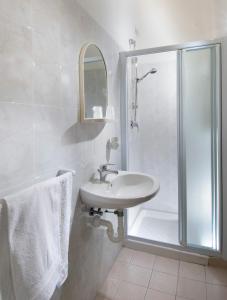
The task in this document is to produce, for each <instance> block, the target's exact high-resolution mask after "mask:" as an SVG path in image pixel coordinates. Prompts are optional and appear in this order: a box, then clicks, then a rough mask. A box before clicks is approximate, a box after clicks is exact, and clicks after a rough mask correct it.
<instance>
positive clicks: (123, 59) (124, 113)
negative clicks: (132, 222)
mask: <svg viewBox="0 0 227 300" xmlns="http://www.w3.org/2000/svg"><path fill="white" fill-rule="evenodd" d="M222 42H223V40H222V39H218V40H212V41H198V42H191V43H185V44H177V45H170V46H163V47H155V48H148V49H140V50H130V51H124V52H120V54H119V55H120V63H121V93H120V99H121V161H122V170H128V166H129V161H128V159H129V148H128V147H129V144H128V140H129V139H128V130H129V118H128V94H127V59H128V58H130V57H133V56H142V55H148V54H157V53H164V52H171V51H175V52H177V56H178V57H177V68H178V70H177V85H178V88H177V130H178V135H177V136H178V138H177V140H178V141H177V143H178V174H182V168H181V166H180V164H179V161H180V160H182V157H180V156H181V155H182V152H181V150H182V149H181V147H182V145H181V141H182V139H181V138H180V135H181V132H180V126H181V122H182V120H181V118H180V116H181V114H180V111H181V105H180V100H181V92H182V91H181V84H180V80H181V78H180V77H181V76H180V75H181V64H180V62H181V60H180V59H179V57H180V56H181V53H182V50H184V49H190V48H203V47H208V46H215V45H220V49H221V45H222ZM220 51H221V50H220ZM220 59H221V55H220ZM221 73H222V70H221V68H220V74H219V76H220V97H219V103H218V123H219V125H220V128H219V152H220V153H219V154H220V155H219V160H220V162H221V153H222V143H221V141H222V135H221V133H222V131H221V128H222V126H221V120H222V118H221V105H222V89H221V81H222V80H221V79H222V76H221ZM221 166H222V165H221V163H220V171H219V174H218V177H219V194H220V201H219V207H218V209H219V211H218V213H219V226H218V228H219V232H218V234H219V236H218V239H219V250H218V251H215V250H212V249H210V248H207V249H206V248H205V247H197V246H196V247H193V246H189V245H188V244H187V241H186V239H187V237H186V236H187V232H186V228H187V224H186V223H187V220H186V219H185V217H186V214H187V211H186V199H185V201H184V200H183V199H180V198H181V197H180V195H182V194H184V193H185V191H182V187H181V184H182V183H183V182H182V179H181V178H180V179H178V182H180V185H179V191H178V193H179V197H178V217H179V220H178V222H179V226H178V231H179V242H180V244H179V245H174V244H169V243H165V242H160V241H154V240H148V239H144V238H139V237H135V236H130V235H128V232H127V225H126V226H125V236H126V240H130V241H135V242H136V241H137V242H141V243H145V244H151V245H157V246H162V247H163V246H164V247H170V248H173V249H177V250H182V249H184V250H187V251H189V252H195V253H199V254H202V255H211V256H221V254H222V237H223V226H222V220H223V216H222V186H221V182H222V169H221ZM179 177H181V176H178V178H179ZM183 218H184V220H183ZM124 221H125V224H128V223H127V210H125V220H124Z"/></svg>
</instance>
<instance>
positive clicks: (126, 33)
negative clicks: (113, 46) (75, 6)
mask: <svg viewBox="0 0 227 300" xmlns="http://www.w3.org/2000/svg"><path fill="white" fill-rule="evenodd" d="M77 2H78V3H79V4H80V5H81V6H82V7H83V8H84V9H85V10H86V11H87V12H88V13H89V14H90V16H91V17H92V18H94V20H95V21H96V22H97V23H98V24H99V25H100V26H101V27H103V28H104V29H105V30H106V31H107V32H108V34H109V35H111V36H112V38H113V39H114V40H115V41H116V42H117V44H118V45H120V46H121V47H122V49H124V50H128V45H129V44H128V40H129V39H130V38H132V37H134V36H135V25H134V20H135V19H134V12H135V6H134V4H135V0H123V1H122V0H114V1H107V0H92V1H91V0H77Z"/></svg>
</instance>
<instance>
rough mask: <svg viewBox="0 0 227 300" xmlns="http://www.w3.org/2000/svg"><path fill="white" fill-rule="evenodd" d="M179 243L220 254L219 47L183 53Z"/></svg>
mask: <svg viewBox="0 0 227 300" xmlns="http://www.w3.org/2000/svg"><path fill="white" fill-rule="evenodd" d="M178 54H179V57H178V58H179V60H178V62H179V89H180V92H179V187H180V190H179V200H180V201H179V205H180V220H181V222H180V241H181V243H182V244H183V245H184V246H187V247H189V248H197V249H198V248H203V249H207V250H212V251H219V250H220V238H219V236H220V192H219V191H220V189H219V181H220V46H219V45H209V46H205V47H204V46H203V47H197V48H188V49H184V50H179V53H178Z"/></svg>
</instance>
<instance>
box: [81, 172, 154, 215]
mask: <svg viewBox="0 0 227 300" xmlns="http://www.w3.org/2000/svg"><path fill="white" fill-rule="evenodd" d="M107 180H108V182H101V181H100V180H98V179H92V180H91V181H89V182H87V183H86V184H85V185H84V186H82V187H81V188H80V196H81V199H82V201H83V202H84V203H85V204H87V205H88V206H89V207H96V208H110V209H123V208H128V207H132V206H136V205H138V204H140V203H143V202H146V201H148V200H150V199H151V198H153V197H154V196H155V195H156V194H157V193H158V191H159V182H158V181H157V179H156V178H155V177H153V176H149V175H147V174H143V173H134V172H126V171H120V172H119V174H118V175H108V177H107Z"/></svg>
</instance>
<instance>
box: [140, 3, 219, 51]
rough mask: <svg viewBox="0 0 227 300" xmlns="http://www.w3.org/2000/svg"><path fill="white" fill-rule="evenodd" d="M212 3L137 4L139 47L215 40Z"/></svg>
mask: <svg viewBox="0 0 227 300" xmlns="http://www.w3.org/2000/svg"><path fill="white" fill-rule="evenodd" d="M211 4H212V0H199V1H198V0H191V1H187V0H183V1H182V0H152V1H150V0H140V1H137V12H138V13H137V17H136V20H135V26H136V28H137V38H136V39H137V45H138V48H147V47H154V46H161V45H168V44H177V43H182V42H188V41H195V40H205V39H210V38H212V34H213V33H212V20H211V7H212V6H211Z"/></svg>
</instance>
